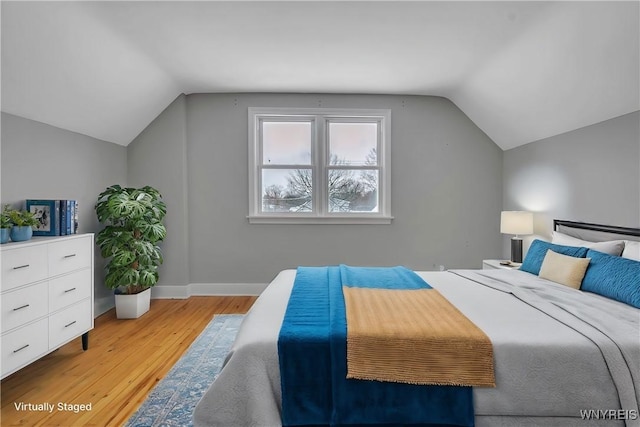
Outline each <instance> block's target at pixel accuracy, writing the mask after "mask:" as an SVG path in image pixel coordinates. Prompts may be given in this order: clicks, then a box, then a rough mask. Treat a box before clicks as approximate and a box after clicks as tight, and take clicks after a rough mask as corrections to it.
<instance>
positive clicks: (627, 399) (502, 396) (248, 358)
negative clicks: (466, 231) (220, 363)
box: [194, 270, 640, 427]
mask: <svg viewBox="0 0 640 427" xmlns="http://www.w3.org/2000/svg"><path fill="white" fill-rule="evenodd" d="M418 274H419V275H420V276H421V277H422V278H423V279H424V280H425V281H426V282H427V283H429V284H430V285H431V286H432V287H434V288H436V289H438V290H439V291H440V292H441V293H442V294H443V295H444V296H445V297H446V298H447V299H449V301H450V302H452V303H453V304H454V305H455V306H457V307H458V308H459V309H460V310H461V311H462V312H463V313H464V314H465V315H466V316H467V317H468V318H469V319H470V320H472V321H473V322H474V323H475V324H476V325H477V326H479V327H480V328H481V329H482V330H483V331H484V332H485V333H486V334H487V335H488V336H489V338H490V339H491V341H492V343H493V347H494V358H495V359H494V360H495V368H496V382H497V387H496V388H474V408H475V413H476V425H477V426H480V427H482V426H492V427H493V426H496V427H500V426H516V425H517V426H574V425H575V426H591V425H606V426H625V425H626V426H627V427H631V426H634V427H636V426H640V421H638V420H637V419H636V420H630V421H626V424H625V422H624V421H620V420H607V421H604V420H602V419H600V420H592V421H585V420H582V419H581V416H580V411H581V410H589V409H595V410H610V409H620V408H623V409H627V410H630V411H635V414H637V413H638V412H637V411H638V401H640V310H638V309H636V308H633V307H631V306H628V305H625V304H622V303H618V302H616V301H612V300H608V299H606V298H603V297H600V296H598V295H594V294H590V293H587V292H581V291H577V290H574V289H570V288H567V287H565V286H562V285H557V284H555V283H553V282H549V281H546V280H544V279H540V278H538V277H537V276H534V275H531V274H528V273H525V272H521V271H515V270H513V271H510V270H478V271H459V272H418ZM461 275H466V276H468V277H469V278H471V279H473V280H470V279H469V278H465V277H462V276H461ZM294 279H295V270H285V271H282V272H281V273H280V274H279V275H278V276H277V277H276V278H275V279H274V280H273V282H272V283H271V284H270V285H269V287H268V288H267V289H266V290H265V291H264V292H263V293H262V295H261V296H260V297H259V298H258V300H257V301H256V302H255V304H254V305H253V307H252V308H251V310H250V311H249V313H247V315H246V317H245V319H244V321H243V324H242V326H241V328H240V331H239V332H238V336H237V338H236V341H235V343H234V345H233V347H232V350H231V352H230V353H229V355H228V356H227V359H226V361H225V366H224V368H223V369H222V371H221V372H220V375H219V376H218V378H217V379H216V381H215V382H214V383H213V384H212V385H211V387H210V389H209V390H208V391H207V393H206V394H205V395H204V397H203V398H202V400H201V401H200V403H199V404H198V406H197V408H196V410H195V413H194V424H195V425H196V426H244V425H247V426H248V425H253V426H278V425H280V404H281V393H280V373H279V367H278V352H277V340H278V334H279V331H280V327H281V324H282V320H283V317H284V312H285V310H286V306H287V303H288V298H289V295H290V293H291V288H292V286H293V281H294ZM476 281H481V282H484V284H480V283H477V282H476ZM511 291H513V292H514V293H515V294H516V295H517V296H514V295H513V294H511V293H509V292H511ZM543 295H544V296H543ZM523 299H525V300H526V299H530V301H528V302H523ZM549 300H553V301H554V303H550V302H549ZM567 301H569V302H570V304H568V305H567ZM574 301H575V304H574ZM547 306H548V307H549V308H548V310H549V311H551V313H550V314H548V313H545V312H543V310H546V309H547V308H546V307H547ZM574 307H576V308H575V310H574ZM571 311H580V312H582V313H581V314H580V313H578V316H579V317H587V318H589V317H590V318H594V319H595V320H594V321H595V322H596V323H598V325H597V327H596V328H593V327H592V326H589V325H587V324H585V323H584V322H582V321H580V320H577V319H576V317H575V316H574V315H573V314H571V313H570V312H571ZM554 317H556V318H554ZM600 331H602V332H600ZM603 332H604V333H605V334H603ZM621 350H622V351H621ZM631 413H632V414H633V412H631Z"/></svg>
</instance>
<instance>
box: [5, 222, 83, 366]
mask: <svg viewBox="0 0 640 427" xmlns="http://www.w3.org/2000/svg"><path fill="white" fill-rule="evenodd" d="M93 248H94V245H93V234H73V235H70V236H60V237H34V238H33V239H31V240H29V241H27V242H15V243H5V244H3V245H1V246H0V255H1V257H0V269H1V270H2V282H0V284H1V290H2V304H1V305H2V347H1V350H0V351H1V352H2V378H4V377H6V376H7V375H9V374H12V373H13V372H15V371H17V370H19V369H20V368H22V367H24V366H26V365H28V364H29V363H31V362H33V361H34V360H36V359H39V358H40V357H42V356H44V355H46V354H47V353H50V352H52V351H53V350H55V349H57V348H59V347H61V346H62V345H64V344H66V343H67V342H69V341H71V340H72V339H74V338H77V337H78V336H81V335H82V347H83V349H84V350H86V349H87V347H88V343H89V341H88V339H89V331H90V330H91V329H93Z"/></svg>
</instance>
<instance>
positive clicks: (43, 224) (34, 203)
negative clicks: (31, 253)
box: [27, 200, 60, 236]
mask: <svg viewBox="0 0 640 427" xmlns="http://www.w3.org/2000/svg"><path fill="white" fill-rule="evenodd" d="M27 210H28V211H29V212H31V213H32V214H33V215H34V216H35V218H36V220H38V225H37V226H34V227H33V235H34V236H59V235H60V201H59V200H27Z"/></svg>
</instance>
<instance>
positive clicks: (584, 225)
mask: <svg viewBox="0 0 640 427" xmlns="http://www.w3.org/2000/svg"><path fill="white" fill-rule="evenodd" d="M560 227H568V228H573V229H579V230H590V231H599V232H603V233H610V234H618V235H620V236H635V237H640V228H631V227H618V226H615V225H603V224H591V223H588V222H576V221H565V220H562V219H554V220H553V229H554V230H555V231H560V230H559V229H560ZM633 240H637V239H633Z"/></svg>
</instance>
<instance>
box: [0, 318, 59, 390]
mask: <svg viewBox="0 0 640 427" xmlns="http://www.w3.org/2000/svg"><path fill="white" fill-rule="evenodd" d="M47 324H48V320H47V319H42V320H39V321H37V322H35V323H32V324H30V325H28V326H25V327H22V328H20V329H17V330H15V331H13V332H10V333H8V334H6V335H3V336H2V377H3V378H4V376H5V375H6V374H7V373H9V372H12V371H14V370H15V369H17V368H19V367H21V366H23V365H25V364H27V363H29V362H31V361H32V360H34V359H37V358H38V357H40V356H42V355H43V354H45V353H47V351H48V350H49V345H48V344H49V339H48V338H49V336H48V335H49V330H48V328H47Z"/></svg>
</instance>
